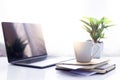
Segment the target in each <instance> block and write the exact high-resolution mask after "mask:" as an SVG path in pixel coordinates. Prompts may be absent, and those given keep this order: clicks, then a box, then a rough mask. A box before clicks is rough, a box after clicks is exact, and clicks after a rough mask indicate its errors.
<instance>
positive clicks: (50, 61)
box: [29, 57, 74, 67]
mask: <svg viewBox="0 0 120 80" xmlns="http://www.w3.org/2000/svg"><path fill="white" fill-rule="evenodd" d="M71 59H74V58H71V57H56V58H47V59H45V60H43V61H39V62H34V63H30V64H29V65H34V66H40V67H44V66H50V65H55V64H56V63H59V62H61V61H66V60H71Z"/></svg>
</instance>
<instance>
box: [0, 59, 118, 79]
mask: <svg viewBox="0 0 120 80" xmlns="http://www.w3.org/2000/svg"><path fill="white" fill-rule="evenodd" d="M110 59H111V61H112V62H113V63H115V64H116V69H115V70H113V71H111V72H109V73H106V74H102V75H101V74H95V75H92V76H81V75H77V74H73V73H69V72H64V71H58V70H55V66H53V67H49V68H45V69H36V68H28V67H21V66H14V65H10V64H8V63H7V59H6V57H0V80H119V78H120V77H119V76H120V57H113V58H110ZM98 78H99V79H98Z"/></svg>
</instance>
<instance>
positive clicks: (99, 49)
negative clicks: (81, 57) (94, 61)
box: [93, 42, 103, 58]
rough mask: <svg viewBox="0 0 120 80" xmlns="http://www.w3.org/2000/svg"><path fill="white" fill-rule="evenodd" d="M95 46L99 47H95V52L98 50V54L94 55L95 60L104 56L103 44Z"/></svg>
mask: <svg viewBox="0 0 120 80" xmlns="http://www.w3.org/2000/svg"><path fill="white" fill-rule="evenodd" d="M94 45H97V46H99V47H95V48H94V51H96V50H97V53H96V54H95V55H94V57H93V58H100V57H101V56H102V54H103V42H99V43H94Z"/></svg>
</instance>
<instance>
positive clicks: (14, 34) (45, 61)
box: [2, 22, 73, 68]
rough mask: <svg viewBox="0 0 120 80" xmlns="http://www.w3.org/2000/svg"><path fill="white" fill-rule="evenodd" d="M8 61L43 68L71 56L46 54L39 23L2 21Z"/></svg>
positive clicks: (69, 58)
mask: <svg viewBox="0 0 120 80" xmlns="http://www.w3.org/2000/svg"><path fill="white" fill-rule="evenodd" d="M2 29H3V35H4V41H5V46H6V53H7V57H8V62H9V63H11V64H15V65H20V66H27V67H35V68H45V67H50V66H53V65H55V64H56V63H58V62H60V61H65V60H71V59H73V58H71V57H56V56H48V54H47V50H46V47H45V41H44V37H43V33H42V28H41V25H39V24H31V23H15V22H14V23H13V22H2Z"/></svg>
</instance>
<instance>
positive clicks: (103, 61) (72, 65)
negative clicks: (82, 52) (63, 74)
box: [56, 58, 116, 73]
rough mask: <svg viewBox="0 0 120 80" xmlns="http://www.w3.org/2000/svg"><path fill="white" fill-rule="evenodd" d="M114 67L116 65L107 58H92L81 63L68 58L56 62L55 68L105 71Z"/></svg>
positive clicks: (72, 70) (74, 70)
mask: <svg viewBox="0 0 120 80" xmlns="http://www.w3.org/2000/svg"><path fill="white" fill-rule="evenodd" d="M115 67H116V65H115V64H111V63H110V60H109V59H108V58H100V59H92V60H91V61H90V62H88V63H81V62H77V61H76V60H69V61H64V62H60V63H57V64H56V69H57V70H65V71H71V72H74V73H83V72H92V73H107V72H109V71H111V70H113V69H115Z"/></svg>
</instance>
